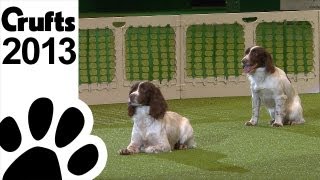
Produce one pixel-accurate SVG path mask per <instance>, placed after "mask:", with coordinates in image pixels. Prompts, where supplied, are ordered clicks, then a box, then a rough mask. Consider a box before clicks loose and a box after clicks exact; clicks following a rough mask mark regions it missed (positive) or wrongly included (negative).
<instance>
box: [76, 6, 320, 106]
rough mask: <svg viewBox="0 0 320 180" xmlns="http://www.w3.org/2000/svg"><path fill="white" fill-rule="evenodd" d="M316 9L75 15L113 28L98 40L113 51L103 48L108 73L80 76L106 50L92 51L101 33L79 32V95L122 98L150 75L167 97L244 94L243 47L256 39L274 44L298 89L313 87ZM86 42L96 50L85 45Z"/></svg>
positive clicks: (92, 100)
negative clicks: (106, 39) (103, 76)
mask: <svg viewBox="0 0 320 180" xmlns="http://www.w3.org/2000/svg"><path fill="white" fill-rule="evenodd" d="M319 12H320V11H296V12H295V11H289V12H267V13H221V14H201V15H174V16H169V15H168V16H139V17H108V18H94V19H91V18H86V19H80V31H81V30H88V29H89V30H92V32H94V31H95V29H108V30H109V31H110V30H111V31H110V32H112V35H113V38H111V39H112V41H109V45H105V46H107V47H104V46H103V47H104V48H105V49H108V48H109V49H108V50H107V51H110V50H111V52H114V53H113V54H112V53H111V54H112V56H108V57H111V58H109V60H108V63H109V62H110V59H111V60H113V61H114V63H111V66H112V65H114V69H113V70H112V71H109V73H108V76H109V79H110V80H109V81H107V82H103V81H100V80H99V81H98V82H96V81H95V80H93V81H91V82H90V80H89V82H90V83H88V81H84V82H82V81H81V79H83V78H84V79H88V78H87V77H86V76H88V74H89V75H90V67H91V68H92V67H93V68H95V69H96V70H95V71H92V73H91V74H94V76H99V74H100V75H101V73H99V72H105V71H103V69H102V68H99V67H97V66H99V64H100V63H99V62H100V60H99V58H101V57H103V56H105V54H106V52H105V51H103V53H100V55H99V52H95V53H94V52H93V51H97V49H98V46H102V45H101V43H99V41H100V40H99V38H100V36H98V34H97V33H96V40H95V41H94V40H93V41H92V40H91V38H94V36H92V37H91V36H90V33H91V34H92V32H91V31H90V32H89V31H88V33H87V36H85V37H84V39H85V38H87V41H86V42H87V43H89V44H90V45H86V43H83V44H82V45H81V44H80V55H81V54H83V57H80V61H81V59H82V61H81V62H80V63H83V64H82V65H83V67H84V69H81V64H80V85H79V91H80V99H82V100H83V101H85V102H86V103H88V104H110V103H123V102H126V101H127V96H128V91H129V89H130V86H131V85H132V84H133V83H135V82H137V81H141V80H150V79H151V80H152V82H154V83H155V84H156V85H157V86H159V87H160V88H161V91H162V92H163V94H164V96H165V98H166V99H180V98H202V97H218V96H247V95H250V91H249V84H248V81H247V79H246V76H245V75H244V74H242V71H241V63H240V62H241V59H242V55H243V52H244V50H245V49H246V48H247V47H250V46H253V45H255V44H259V45H265V46H266V47H267V49H268V50H270V51H272V52H271V53H272V54H273V55H274V56H275V58H274V59H275V60H276V61H277V64H280V65H281V66H283V67H284V68H286V69H287V70H288V77H289V78H290V79H291V80H292V83H293V84H294V86H295V87H296V89H297V90H298V92H299V93H318V92H320V90H319V88H320V86H319ZM268 27H270V28H268ZM304 29H306V30H304ZM172 30H173V31H172ZM165 31H166V32H165ZM171 31H172V32H174V33H173V34H172V33H171ZM271 31H272V32H271ZM96 32H98V31H96ZM268 33H271V34H268ZM89 36H90V37H89ZM273 36H274V37H273ZM84 41H85V40H84ZM282 41H283V42H282ZM110 42H112V43H114V45H110ZM80 43H81V36H80ZM92 44H93V45H92ZM94 44H95V45H94ZM94 46H96V48H94ZM166 46H169V47H168V48H165V47H166ZM81 47H82V48H81ZM90 48H92V49H94V50H92V51H89V49H90ZM85 49H87V51H85ZM81 52H84V53H81ZM85 52H87V53H85ZM107 54H108V53H107ZM109 54H110V53H109ZM107 59H108V58H107ZM282 59H284V60H282ZM292 59H293V60H292ZM281 61H285V62H284V63H282V62H281ZM92 62H94V63H96V64H98V65H94V64H92ZM86 64H87V65H86ZM137 64H138V65H137ZM138 66H141V68H139V67H138ZM162 66H163V68H162ZM108 67H110V65H108ZM151 71H152V72H151ZM162 71H163V72H162ZM97 72H98V73H97ZM110 72H112V74H111V75H110ZM150 72H151V73H150ZM97 74H98V75H97ZM163 74H164V75H163ZM162 75H163V77H165V78H162ZM110 77H111V78H110ZM158 77H161V80H159V78H158ZM91 78H92V77H91ZM89 79H90V77H89ZM98 79H99V78H98Z"/></svg>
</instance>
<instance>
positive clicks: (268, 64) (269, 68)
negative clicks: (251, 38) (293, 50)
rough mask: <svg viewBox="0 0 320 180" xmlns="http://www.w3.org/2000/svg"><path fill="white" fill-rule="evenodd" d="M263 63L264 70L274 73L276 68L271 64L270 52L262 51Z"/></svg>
mask: <svg viewBox="0 0 320 180" xmlns="http://www.w3.org/2000/svg"><path fill="white" fill-rule="evenodd" d="M264 63H265V67H266V71H267V72H268V73H270V74H272V73H274V71H275V70H276V69H275V67H274V65H273V59H272V57H271V54H270V53H268V52H267V51H265V52H264Z"/></svg>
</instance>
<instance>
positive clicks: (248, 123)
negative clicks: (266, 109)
mask: <svg viewBox="0 0 320 180" xmlns="http://www.w3.org/2000/svg"><path fill="white" fill-rule="evenodd" d="M244 125H246V126H255V125H257V124H256V123H253V122H251V121H247V122H246V123H245V124H244Z"/></svg>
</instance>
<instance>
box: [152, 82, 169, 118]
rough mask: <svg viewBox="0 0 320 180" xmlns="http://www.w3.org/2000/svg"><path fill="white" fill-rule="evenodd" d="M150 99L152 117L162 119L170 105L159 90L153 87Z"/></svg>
mask: <svg viewBox="0 0 320 180" xmlns="http://www.w3.org/2000/svg"><path fill="white" fill-rule="evenodd" d="M152 91H153V92H152V93H151V97H150V111H149V113H150V116H152V117H153V118H155V119H162V118H163V116H164V114H165V113H166V111H167V108H168V105H167V102H166V101H165V99H164V97H163V95H162V93H161V91H160V89H159V88H157V87H155V86H153V89H152Z"/></svg>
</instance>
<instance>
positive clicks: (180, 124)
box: [119, 82, 195, 155]
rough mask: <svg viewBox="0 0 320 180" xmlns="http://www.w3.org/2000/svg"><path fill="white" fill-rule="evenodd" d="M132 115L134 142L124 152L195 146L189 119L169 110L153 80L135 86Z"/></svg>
mask: <svg viewBox="0 0 320 180" xmlns="http://www.w3.org/2000/svg"><path fill="white" fill-rule="evenodd" d="M128 115H129V116H130V117H132V119H133V128H132V135H131V142H130V144H129V145H128V147H127V148H125V149H121V150H120V151H119V153H120V154H121V155H128V154H135V153H139V152H146V153H159V152H167V151H171V150H173V149H186V148H193V147H195V141H194V137H193V129H192V127H191V125H190V122H189V120H188V119H187V118H185V117H183V116H181V115H179V114H177V113H175V112H171V111H167V103H166V101H165V99H164V97H163V96H162V94H161V92H160V90H159V88H157V87H155V85H154V84H152V83H150V82H141V83H136V84H134V85H133V86H132V87H131V91H130V93H129V102H128Z"/></svg>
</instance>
